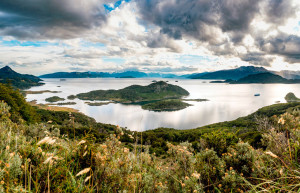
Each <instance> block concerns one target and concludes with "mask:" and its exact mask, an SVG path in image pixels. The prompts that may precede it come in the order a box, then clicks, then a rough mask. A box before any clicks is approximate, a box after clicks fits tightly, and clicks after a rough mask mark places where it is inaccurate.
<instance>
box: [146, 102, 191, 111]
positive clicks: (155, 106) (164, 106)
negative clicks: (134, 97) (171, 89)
mask: <svg viewBox="0 0 300 193" xmlns="http://www.w3.org/2000/svg"><path fill="white" fill-rule="evenodd" d="M189 106H191V105H190V104H188V103H185V102H182V100H180V99H171V100H162V101H156V102H152V103H149V104H145V105H142V108H143V109H145V110H149V111H156V112H161V111H178V110H182V109H185V108H186V107H189Z"/></svg>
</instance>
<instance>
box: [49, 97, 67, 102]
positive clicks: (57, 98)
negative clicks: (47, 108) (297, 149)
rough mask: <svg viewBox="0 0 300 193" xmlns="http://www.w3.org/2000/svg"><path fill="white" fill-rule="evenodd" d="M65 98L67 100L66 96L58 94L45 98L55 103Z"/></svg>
mask: <svg viewBox="0 0 300 193" xmlns="http://www.w3.org/2000/svg"><path fill="white" fill-rule="evenodd" d="M64 100H65V99H64V98H61V97H58V96H53V97H49V98H46V99H45V101H46V102H50V103H55V102H58V101H64Z"/></svg>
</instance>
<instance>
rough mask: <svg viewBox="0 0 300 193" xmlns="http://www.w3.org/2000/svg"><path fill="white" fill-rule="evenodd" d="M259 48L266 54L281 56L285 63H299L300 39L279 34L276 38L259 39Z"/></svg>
mask: <svg viewBox="0 0 300 193" xmlns="http://www.w3.org/2000/svg"><path fill="white" fill-rule="evenodd" d="M259 46H260V47H261V49H262V50H263V51H265V52H266V53H271V54H276V55H280V56H283V57H284V58H285V60H286V61H287V62H290V63H297V62H300V37H299V36H295V35H288V34H283V33H281V34H279V35H277V36H276V37H271V38H267V39H261V40H260V42H259Z"/></svg>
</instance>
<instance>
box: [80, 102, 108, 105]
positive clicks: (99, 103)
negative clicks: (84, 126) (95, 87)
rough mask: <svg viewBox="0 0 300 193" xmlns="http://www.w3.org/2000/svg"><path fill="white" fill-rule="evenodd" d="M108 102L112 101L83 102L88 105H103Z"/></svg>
mask: <svg viewBox="0 0 300 193" xmlns="http://www.w3.org/2000/svg"><path fill="white" fill-rule="evenodd" d="M110 103H113V102H95V103H91V102H85V104H87V105H89V106H103V105H108V104H110Z"/></svg>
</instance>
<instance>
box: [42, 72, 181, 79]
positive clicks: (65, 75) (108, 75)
mask: <svg viewBox="0 0 300 193" xmlns="http://www.w3.org/2000/svg"><path fill="white" fill-rule="evenodd" d="M124 77H128V78H129V77H130V78H182V77H181V76H178V75H175V74H160V73H144V72H139V71H125V72H113V73H108V72H56V73H51V74H44V75H41V76H40V78H124Z"/></svg>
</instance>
